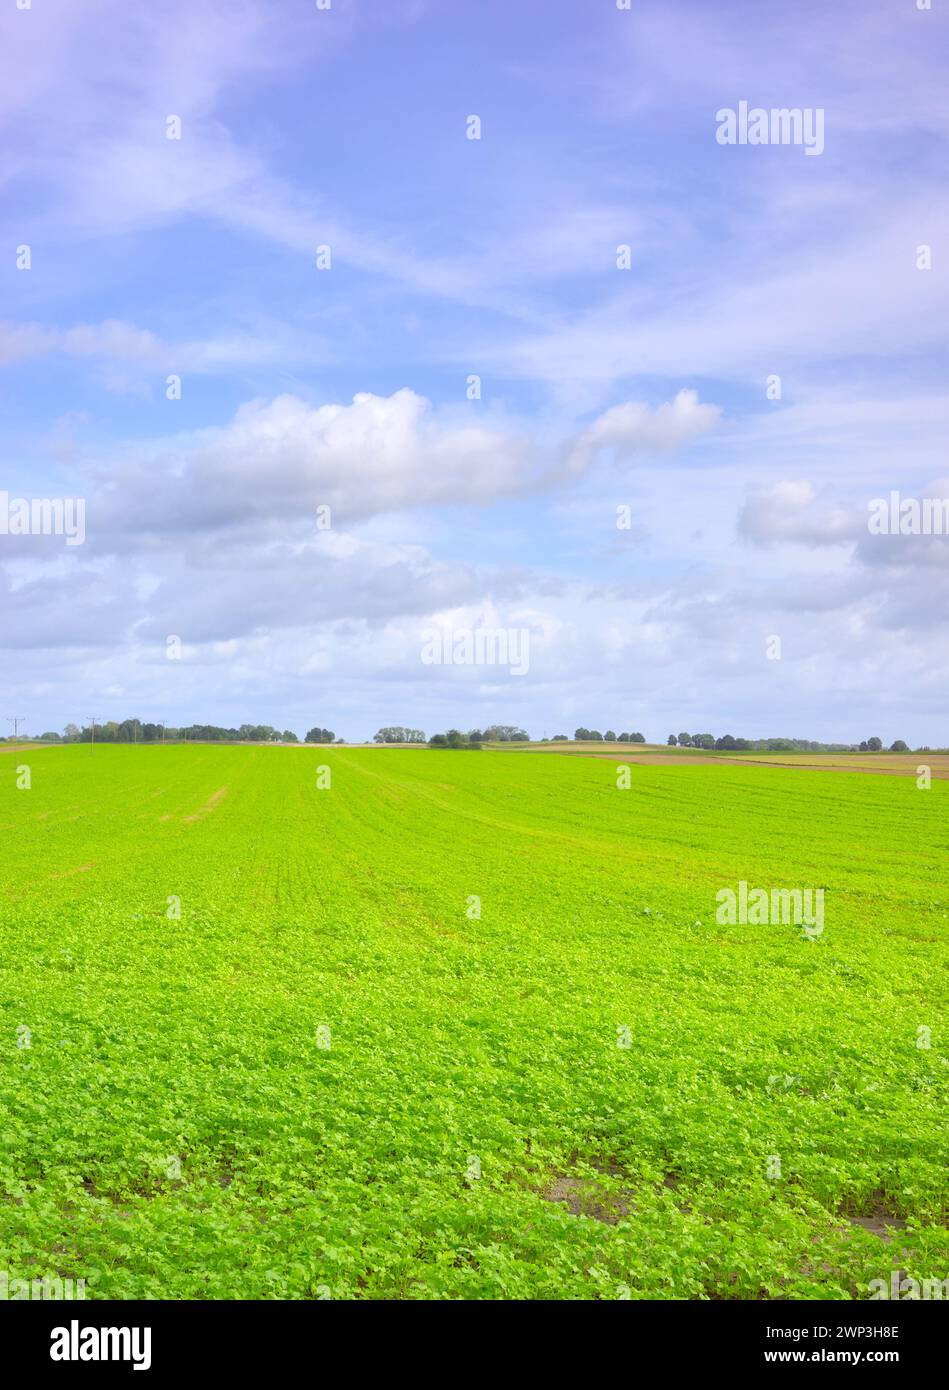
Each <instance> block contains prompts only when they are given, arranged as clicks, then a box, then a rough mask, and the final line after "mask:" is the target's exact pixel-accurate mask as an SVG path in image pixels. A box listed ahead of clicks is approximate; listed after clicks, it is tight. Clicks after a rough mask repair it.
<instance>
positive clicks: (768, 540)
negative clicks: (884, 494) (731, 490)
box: [738, 479, 866, 546]
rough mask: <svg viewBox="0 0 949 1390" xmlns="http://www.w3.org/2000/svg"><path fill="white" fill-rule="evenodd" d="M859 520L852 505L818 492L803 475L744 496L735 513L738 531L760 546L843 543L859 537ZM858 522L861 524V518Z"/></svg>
mask: <svg viewBox="0 0 949 1390" xmlns="http://www.w3.org/2000/svg"><path fill="white" fill-rule="evenodd" d="M861 520H862V519H861V516H860V513H859V510H858V509H857V508H856V507H845V506H841V505H840V504H839V503H835V502H833V501H832V500H831V499H830V498H829V497H828V496H826V495H825V494H821V495H820V496H818V494H817V493H816V492H815V490H814V487H813V485H812V484H811V483H810V482H809V481H807V480H806V479H797V480H785V481H781V482H778V483H775V484H774V485H773V486H772V487H770V488H767V489H764V490H762V491H760V492H756V493H754V494H753V495H752V496H751V497H749V498H747V500H746V501H745V503H744V505H743V506H742V508H741V510H740V511H739V513H738V531H739V534H740V535H742V536H744V537H745V539H746V540H750V541H752V542H754V543H755V544H756V545H763V546H771V545H779V544H787V543H793V544H797V545H807V546H822V545H844V544H852V543H853V542H854V541H856V540H857V539H858V538H859V535H860V527H861ZM862 524H863V526H864V528H865V526H866V522H865V520H863V523H862Z"/></svg>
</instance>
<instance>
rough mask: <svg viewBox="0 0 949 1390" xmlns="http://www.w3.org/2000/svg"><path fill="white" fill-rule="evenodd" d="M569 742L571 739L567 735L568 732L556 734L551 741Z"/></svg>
mask: <svg viewBox="0 0 949 1390" xmlns="http://www.w3.org/2000/svg"><path fill="white" fill-rule="evenodd" d="M569 742H570V740H569V739H568V738H567V735H566V734H554V736H553V738H552V739H551V743H569Z"/></svg>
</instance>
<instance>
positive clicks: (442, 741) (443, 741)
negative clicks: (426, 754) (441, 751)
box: [428, 729, 481, 752]
mask: <svg viewBox="0 0 949 1390" xmlns="http://www.w3.org/2000/svg"><path fill="white" fill-rule="evenodd" d="M428 746H429V748H454V749H465V748H467V749H470V750H473V751H474V752H479V751H480V749H481V744H480V743H472V742H471V740H470V739H469V738H468V736H467V734H463V733H462V732H461V730H460V729H449V730H448V733H447V734H433V735H432V737H431V738H430V739H429V741H428Z"/></svg>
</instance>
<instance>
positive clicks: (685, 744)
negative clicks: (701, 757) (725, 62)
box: [679, 734, 692, 748]
mask: <svg viewBox="0 0 949 1390" xmlns="http://www.w3.org/2000/svg"><path fill="white" fill-rule="evenodd" d="M679 747H680V748H691V747H692V735H691V734H680V735H679Z"/></svg>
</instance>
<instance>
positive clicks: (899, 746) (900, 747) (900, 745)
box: [890, 738, 909, 753]
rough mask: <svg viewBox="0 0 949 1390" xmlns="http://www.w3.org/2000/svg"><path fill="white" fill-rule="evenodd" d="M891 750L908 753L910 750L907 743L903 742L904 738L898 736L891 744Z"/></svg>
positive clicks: (892, 751)
mask: <svg viewBox="0 0 949 1390" xmlns="http://www.w3.org/2000/svg"><path fill="white" fill-rule="evenodd" d="M890 752H891V753H908V752H909V748H908V747H907V745H906V744H905V743H904V742H903V740H902V739H901V738H898V739H896V741H895V742H894V743H891V744H890Z"/></svg>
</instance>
